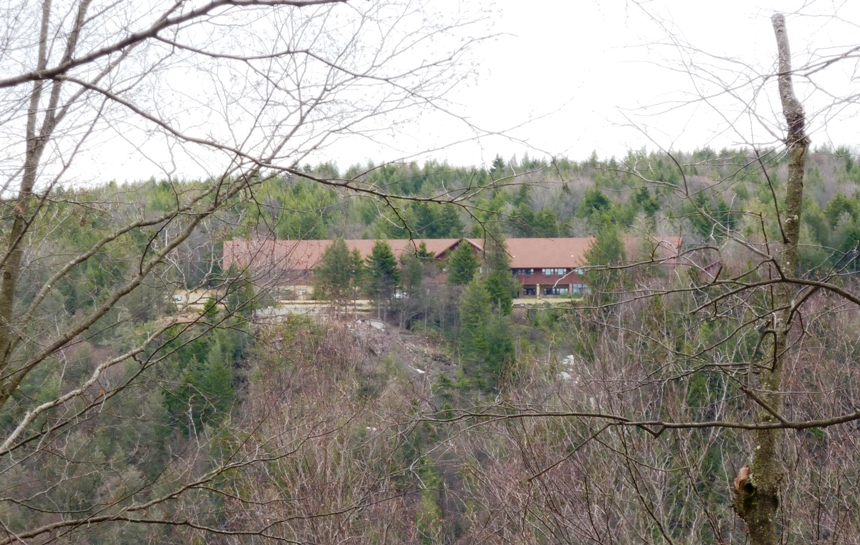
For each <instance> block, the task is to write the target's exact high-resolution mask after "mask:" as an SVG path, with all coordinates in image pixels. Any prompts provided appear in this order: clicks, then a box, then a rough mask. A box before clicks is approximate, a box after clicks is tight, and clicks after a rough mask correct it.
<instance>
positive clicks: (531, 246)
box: [223, 237, 681, 271]
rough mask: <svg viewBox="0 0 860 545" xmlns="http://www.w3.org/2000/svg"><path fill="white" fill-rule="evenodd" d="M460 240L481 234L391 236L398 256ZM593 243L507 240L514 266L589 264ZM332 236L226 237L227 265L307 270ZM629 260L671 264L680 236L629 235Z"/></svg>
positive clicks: (361, 243)
mask: <svg viewBox="0 0 860 545" xmlns="http://www.w3.org/2000/svg"><path fill="white" fill-rule="evenodd" d="M460 241H467V242H468V243H469V244H471V245H472V246H473V247H475V249H476V250H477V251H478V252H480V251H482V249H483V241H482V240H480V239H456V238H444V239H423V240H419V239H414V240H404V239H395V240H388V241H387V242H388V244H389V246H391V249H392V251H393V252H394V254H395V255H396V256H398V257H399V256H400V254H402V253H403V252H404V251H415V250H416V249H417V248H418V247H419V246H420V245H421V244H422V243H424V244H425V245H426V246H427V250H428V251H429V252H430V253H432V254H433V256H434V257H436V258H444V257H446V256H447V253H448V252H449V251H450V250H451V249H452V248H454V247H455V246H456V245H457V244H459V243H460ZM345 242H346V245H347V247H348V248H349V250H350V251H352V250H354V249H358V251H359V252H360V253H361V256H362V257H363V258H367V257H368V256H369V255H370V253H371V251H372V250H373V245H374V244H375V243H376V241H375V240H347V241H345ZM593 242H594V239H593V238H592V237H587V238H509V239H507V241H506V246H507V250H508V254H509V255H510V256H511V268H513V269H529V268H533V269H542V268H569V269H570V268H578V267H583V266H585V265H586V260H585V253H586V251H587V250H588V248H589V247H590V246H591V244H592V243H593ZM331 243H332V241H331V240H271V239H268V240H228V241H225V242H224V262H223V266H224V268H225V269H226V268H228V267H229V266H230V265H231V264H233V263H236V265H237V266H238V267H239V268H246V267H248V266H251V265H253V268H255V269H257V270H258V271H259V270H260V269H261V268H263V269H266V270H270V271H271V270H272V269H278V270H280V271H307V270H311V269H313V268H315V267H316V266H317V264H318V263H319V262H320V260H321V259H322V256H323V254H324V253H325V251H326V249H328V247H329V246H330V245H331ZM624 245H625V246H626V248H627V260H628V261H629V262H637V261H647V260H650V259H651V256H652V254H653V257H654V259H662V260H666V261H667V262H669V263H670V264H671V263H673V262H674V261H673V259H672V258H673V256H676V255H677V254H678V252H679V251H680V248H681V237H662V238H660V239H636V238H627V239H625V244H624Z"/></svg>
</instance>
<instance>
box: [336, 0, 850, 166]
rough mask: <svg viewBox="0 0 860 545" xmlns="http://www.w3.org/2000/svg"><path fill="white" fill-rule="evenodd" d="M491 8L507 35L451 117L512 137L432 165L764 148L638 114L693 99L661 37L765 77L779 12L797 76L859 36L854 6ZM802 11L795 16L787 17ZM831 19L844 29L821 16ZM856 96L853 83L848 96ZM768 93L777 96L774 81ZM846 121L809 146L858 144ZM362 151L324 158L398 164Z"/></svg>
mask: <svg viewBox="0 0 860 545" xmlns="http://www.w3.org/2000/svg"><path fill="white" fill-rule="evenodd" d="M497 5H498V7H499V8H501V10H502V17H501V18H500V20H499V21H498V24H497V27H496V30H497V31H499V32H501V33H505V34H506V35H505V36H503V37H500V38H499V39H498V40H496V41H495V42H493V43H492V44H487V45H486V46H485V47H484V48H483V49H482V50H481V55H480V57H481V64H480V66H481V68H480V73H479V80H478V82H477V83H476V84H475V85H473V86H471V87H470V88H467V89H463V90H462V92H461V93H460V95H459V96H458V97H457V98H458V101H459V102H460V104H461V108H462V110H461V111H463V112H465V113H466V115H467V116H468V117H469V118H470V120H471V121H473V122H474V123H475V124H476V125H478V126H480V127H482V128H485V129H488V130H491V131H505V130H508V129H510V128H511V127H518V128H515V129H513V130H508V131H507V134H508V136H509V138H503V137H492V138H482V139H481V140H480V141H478V142H470V143H468V144H463V145H458V146H453V147H449V148H446V149H445V150H443V151H439V152H434V153H433V154H432V157H434V158H436V159H439V160H448V161H449V162H450V163H451V164H455V165H488V164H489V163H490V162H491V161H492V159H493V158H494V157H495V155H496V154H497V153H498V154H500V155H502V157H504V158H505V159H509V158H511V157H512V156H514V155H516V156H517V157H520V158H521V157H522V156H523V154H524V153H528V154H529V156H531V157H540V156H544V157H546V156H552V155H564V156H567V157H569V158H571V159H574V160H583V159H586V158H587V157H588V156H589V155H590V154H591V152H592V150H595V151H597V153H598V155H600V156H601V157H607V156H611V155H616V156H623V155H624V154H625V153H626V151H627V150H629V149H640V148H642V147H643V146H644V147H646V148H648V149H649V150H651V149H655V148H656V147H657V146H661V147H664V148H672V149H676V150H682V151H691V150H693V149H695V148H697V147H703V146H705V145H709V146H711V147H713V148H716V149H719V148H721V147H731V146H739V145H743V144H744V143H745V142H749V141H750V140H749V138H750V136H749V135H750V133H751V132H752V131H753V130H755V133H756V134H757V135H758V141H765V142H773V137H772V136H771V135H769V134H767V133H765V132H762V131H761V130H759V129H752V127H754V126H758V125H759V124H758V123H756V122H754V121H751V120H750V119H749V117H740V118H736V117H730V118H729V119H730V120H731V121H733V122H735V123H736V124H737V125H738V126H739V130H738V131H737V132H734V131H731V130H729V131H728V132H726V131H725V128H726V126H727V123H726V121H727V120H726V119H721V117H722V116H720V115H716V112H715V111H714V109H713V108H712V107H710V106H708V105H706V104H701V103H698V104H694V105H691V106H690V107H687V108H683V109H681V110H680V111H674V112H671V113H669V114H660V115H657V114H658V113H660V110H661V108H657V109H654V108H650V109H648V110H647V111H645V110H643V109H642V107H645V106H653V105H655V104H659V103H661V102H664V101H665V100H669V99H680V100H684V101H686V100H689V99H690V97H691V96H692V95H691V93H693V94H695V88H694V87H693V82H692V81H691V79H690V78H689V77H687V76H686V75H683V74H678V73H673V72H672V71H671V70H668V69H667V67H668V66H669V65H670V63H672V64H675V65H677V61H678V59H679V58H680V55H679V52H678V50H677V49H674V48H672V47H666V46H665V45H660V44H666V43H668V41H669V39H668V35H667V32H666V30H670V31H672V32H674V33H676V34H677V36H679V37H680V38H681V39H682V40H684V41H686V42H688V43H689V44H690V45H692V46H694V47H696V48H698V49H700V50H702V51H707V52H710V53H713V54H716V55H721V56H725V57H730V58H733V59H737V60H740V61H743V62H744V63H745V64H749V65H753V66H756V67H758V68H759V70H760V71H767V70H769V69H771V67H772V66H774V62H775V60H774V59H775V51H776V46H775V40H774V34H773V30H772V27H771V23H770V16H771V14H772V13H773V12H774V10H775V9H779V10H780V11H782V12H783V13H786V14H787V25H788V32H789V37H790V39H791V42H792V53H793V56H794V57H795V59H797V60H796V61H795V66H797V65H798V64H799V59H805V58H808V57H807V56H808V54H809V53H810V52H811V51H813V50H819V51H821V53H822V54H827V53H829V52H831V51H830V50H822V49H821V48H828V47H834V46H835V47H839V46H848V45H855V44H857V43H858V42H860V40H858V38H860V28H858V27H857V26H856V24H853V23H860V1H851V2H849V1H843V2H829V1H827V2H823V1H818V2H816V1H806V2H803V1H786V0H781V1H756V0H740V1H739V0H723V1H722V2H705V1H700V0H677V1H676V0H654V1H644V2H640V3H639V4H637V3H635V2H632V1H625V0H611V1H599V2H598V1H594V0H580V1H567V0H541V1H536V2H523V1H522V0H502V1H499V2H497ZM643 8H644V9H643ZM801 8H802V12H803V13H804V14H805V15H792V12H795V11H797V10H801ZM645 10H647V13H646V11H645ZM833 13H839V15H840V18H841V19H843V20H842V21H839V20H834V19H832V18H830V17H823V16H820V15H823V14H833ZM655 19H656V20H655ZM658 21H662V25H663V26H664V27H665V29H664V28H661V27H660V24H658ZM699 60H700V62H705V61H707V59H699ZM724 66H727V67H728V66H733V65H731V64H727V63H724ZM855 68H856V64H855V62H849V63H843V64H841V65H839V66H837V67H835V68H832V69H830V72H831V73H835V74H836V75H838V76H839V77H841V78H842V79H841V80H840V81H839V82H837V83H836V85H842V86H843V87H844V86H845V85H846V84H847V85H849V86H850V82H851V78H852V72H851V71H852V70H854V69H855ZM846 82H849V83H846ZM827 83H828V84H830V85H833V83H831V82H827ZM797 85H798V94H799V95H801V98H806V100H807V110H809V111H813V110H817V109H819V108H820V107H822V106H823V105H824V104H829V102H827V101H824V102H817V103H815V104H810V102H809V101H812V97H811V96H810V94H811V90H810V88H809V87H808V86H804V85H803V82H802V81H801V82H798V83H797ZM859 88H860V81H858V79H857V74H853V90H852V91H853V93H857V92H858V90H860V89H859ZM767 89H768V90H769V91H770V93H771V96H772V97H773V96H775V94H774V91H775V89H776V84H775V82H773V83H772V84H770V85H769V86H768V87H767ZM708 90H713V88H712V87H711V88H710V89H708ZM840 91H842V92H845V90H844V89H840ZM837 92H838V91H837ZM714 106H716V107H717V108H718V109H719V110H720V111H722V112H724V113H729V114H730V115H731V114H733V113H737V112H738V111H740V110H741V109H742V108H740V106H739V104H738V103H737V101H735V100H723V101H720V100H719V99H716V100H715V102H714ZM810 106H812V107H810ZM761 107H762V109H763V113H762V117H763V118H765V119H766V120H767V121H770V120H774V121H778V120H779V115H780V113H781V112H780V111H779V105H778V104H774V103H770V104H761ZM855 113H857V112H856V108H850V109H849V110H847V111H842V112H841V114H840V117H839V118H838V119H835V118H827V119H824V118H820V119H813V120H812V127H811V129H812V138H813V143H814V144H815V145H821V144H823V143H825V142H833V143H835V144H836V145H847V146H849V147H854V146H856V145H857V144H860V131H858V129H860V123H857V122H856V121H853V120H851V119H850V118H851V117H852V114H855ZM768 118H769V119H768ZM631 124H633V125H636V126H637V127H638V128H634V127H631V126H630V125H631ZM823 126H826V129H827V130H826V132H825V130H824V127H823ZM643 131H644V132H646V133H647V135H646V134H643ZM416 133H417V134H418V136H417V137H413V139H411V140H405V139H404V138H401V139H399V140H398V144H399V148H400V149H401V150H403V151H417V150H420V149H425V148H428V147H435V146H437V145H442V144H444V143H445V142H450V141H456V140H458V139H461V138H468V137H469V136H470V135H471V133H470V132H469V131H468V130H467V129H465V128H464V127H463V126H462V125H459V124H457V123H454V122H451V121H450V120H447V122H446V120H437V121H434V122H432V123H427V124H425V125H423V126H422V127H421V128H420V129H419V130H418V131H416ZM511 137H512V138H511ZM410 145H411V146H412V147H410ZM362 151H363V150H362V149H361V148H355V147H349V146H346V147H344V148H343V149H336V150H334V151H333V152H332V153H330V155H329V157H330V158H331V159H333V160H335V161H336V162H338V163H339V164H341V165H348V164H351V163H355V162H363V161H365V160H368V159H372V160H375V161H376V162H377V163H378V162H379V160H380V158H381V157H387V158H394V157H395V156H397V152H394V153H392V152H391V151H386V150H384V149H383V148H376V149H371V148H368V149H367V150H366V151H364V155H363V156H362Z"/></svg>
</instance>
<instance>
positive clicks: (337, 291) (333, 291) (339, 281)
mask: <svg viewBox="0 0 860 545" xmlns="http://www.w3.org/2000/svg"><path fill="white" fill-rule="evenodd" d="M351 265H352V260H351V257H350V253H349V248H347V247H346V242H344V240H343V239H342V238H337V239H335V240H334V241H333V242H332V244H331V246H329V247H328V249H327V250H326V251H325V253H324V254H323V256H322V260H321V261H320V264H319V266H318V267H317V269H316V271H315V272H316V281H315V286H314V293H315V295H316V296H317V297H318V298H324V299H328V300H330V301H333V302H336V303H338V304H341V303H343V302H345V301H346V300H347V299H348V298H349V295H350V281H351V280H352V270H351V269H352V267H351Z"/></svg>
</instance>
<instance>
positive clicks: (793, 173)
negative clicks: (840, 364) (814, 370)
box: [734, 14, 809, 545]
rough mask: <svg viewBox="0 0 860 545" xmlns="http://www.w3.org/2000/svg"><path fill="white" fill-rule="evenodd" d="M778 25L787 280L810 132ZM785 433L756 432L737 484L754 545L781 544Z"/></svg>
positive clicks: (779, 302)
mask: <svg viewBox="0 0 860 545" xmlns="http://www.w3.org/2000/svg"><path fill="white" fill-rule="evenodd" d="M772 22H773V30H774V33H775V34H776V43H777V51H778V55H779V73H778V75H779V95H780V99H781V101H782V110H783V114H784V115H785V120H786V123H787V124H788V132H787V135H786V139H785V145H786V148H787V150H788V182H787V185H786V197H785V211H784V213H783V215H782V217H781V218H779V219H780V221H781V229H782V237H783V240H782V251H781V252H780V254H779V256H778V258H777V269H778V274H779V275H780V276H781V277H782V278H785V277H791V276H794V273H795V267H796V265H797V246H798V241H799V239H800V215H801V212H802V208H803V174H804V165H805V163H806V152H807V148H808V146H809V140H808V138H807V137H806V133H805V128H804V126H805V117H804V113H803V106H802V105H801V104H800V102H799V101H798V100H797V97H796V96H795V95H794V88H793V85H792V78H791V50H790V48H789V42H788V33H787V31H786V28H785V17H784V16H783V15H781V14H775V15H774V16H773V18H772ZM792 291H793V287H792V285H791V284H789V283H781V284H777V285H776V287H775V288H774V292H773V314H772V320H773V323H772V329H770V330H768V331H766V332H764V333H763V334H764V335H768V336H770V337H771V338H772V341H771V343H770V347H769V348H771V349H772V356H771V357H769V358H766V359H765V360H764V361H763V364H762V369H761V383H760V392H759V395H760V398H761V400H762V401H763V402H764V403H765V404H767V406H768V407H770V408H771V409H773V410H775V411H780V410H781V405H780V396H779V391H780V388H781V381H782V370H783V363H784V361H785V355H786V350H787V348H788V335H789V331H790V329H791V308H790V307H791V302H792ZM757 421H758V422H759V423H761V424H772V423H776V422H777V420H776V418H775V416H774V415H773V414H771V412H769V411H768V410H766V409H765V408H764V407H760V408H759V414H758V418H757ZM782 433H783V432H782V431H781V430H775V429H773V430H758V431H756V432H755V437H754V441H753V460H752V467H751V472H750V476H749V479H748V480H743V481H738V482H736V486H735V490H736V491H735V497H734V506H735V510H736V511H737V512H738V514H739V515H740V516H741V517H742V518H743V519H744V520H745V521H746V523H747V527H748V529H749V535H750V542H751V543H752V544H753V545H776V543H778V542H779V532H778V529H777V510H778V509H779V491H780V484H781V482H782V478H783V468H782V463H781V461H780V453H779V441H780V436H781V435H782Z"/></svg>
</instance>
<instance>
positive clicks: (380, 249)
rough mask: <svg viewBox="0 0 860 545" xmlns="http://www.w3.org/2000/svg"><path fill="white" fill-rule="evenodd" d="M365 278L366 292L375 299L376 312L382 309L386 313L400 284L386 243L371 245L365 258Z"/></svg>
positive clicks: (398, 272) (381, 241)
mask: <svg viewBox="0 0 860 545" xmlns="http://www.w3.org/2000/svg"><path fill="white" fill-rule="evenodd" d="M367 276H368V278H367V290H368V293H369V294H370V296H371V297H373V298H375V299H376V304H377V309H378V311H381V310H382V309H383V307H385V310H386V311H387V310H388V301H389V300H390V299H391V297H392V296H393V295H394V291H395V290H396V289H397V285H398V284H399V283H400V271H399V270H398V268H397V258H395V257H394V252H392V251H391V246H389V245H388V243H387V242H386V241H384V240H378V241H376V244H374V245H373V250H372V251H371V253H370V256H369V257H368V258H367ZM383 303H384V304H383Z"/></svg>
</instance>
